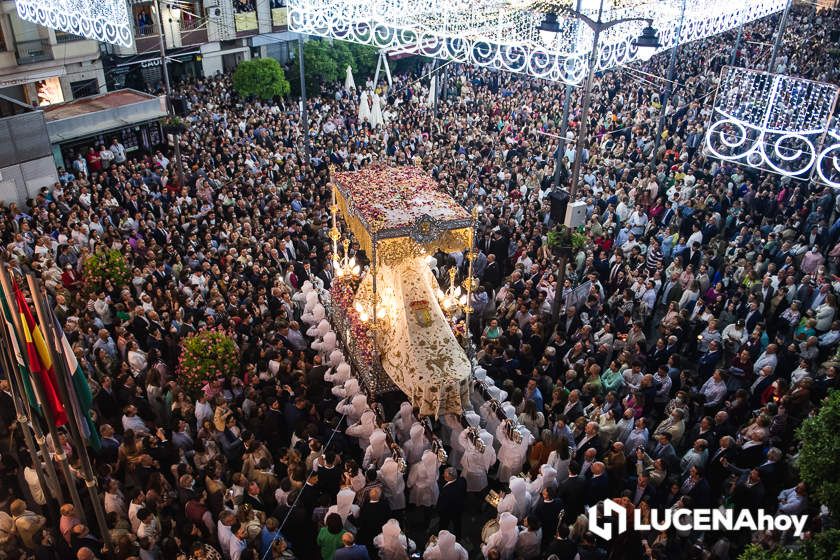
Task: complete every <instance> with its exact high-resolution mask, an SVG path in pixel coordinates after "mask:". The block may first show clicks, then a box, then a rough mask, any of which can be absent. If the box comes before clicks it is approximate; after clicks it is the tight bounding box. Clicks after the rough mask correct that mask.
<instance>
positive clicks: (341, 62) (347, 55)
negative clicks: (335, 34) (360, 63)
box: [330, 41, 356, 83]
mask: <svg viewBox="0 0 840 560" xmlns="http://www.w3.org/2000/svg"><path fill="white" fill-rule="evenodd" d="M330 54H331V56H332V58H333V60H335V67H336V71H337V72H338V76H337V79H338V80H340V81H341V82H342V83H344V73H345V72H346V71H347V66H351V67H352V68H353V72H356V64H355V60H353V53H352V52H350V46H349V43H345V42H344V41H333V42H332V49H330Z"/></svg>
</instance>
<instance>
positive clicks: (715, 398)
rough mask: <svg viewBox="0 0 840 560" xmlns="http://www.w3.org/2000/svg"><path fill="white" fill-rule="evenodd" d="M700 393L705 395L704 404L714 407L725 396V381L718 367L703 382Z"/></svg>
mask: <svg viewBox="0 0 840 560" xmlns="http://www.w3.org/2000/svg"><path fill="white" fill-rule="evenodd" d="M700 393H702V394H703V395H704V396H705V397H706V406H707V407H710V408H711V407H714V406H717V405H718V404H720V402H721V401H722V400H723V399H724V397H726V393H727V389H726V382H725V381H724V380H723V376H722V374H721V371H720V370H719V369H716V370H715V372H714V373H713V374H712V376H711V377H710V378H709V379H707V380H706V382H705V383H703V386H702V387H701V388H700Z"/></svg>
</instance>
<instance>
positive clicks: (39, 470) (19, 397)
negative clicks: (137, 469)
mask: <svg viewBox="0 0 840 560" xmlns="http://www.w3.org/2000/svg"><path fill="white" fill-rule="evenodd" d="M2 322H3V325H0V338H2V341H3V344H4V346H5V347H6V348H8V352H0V355H2V362H3V369H4V370H6V371H7V372H9V373H8V375H7V376H6V377H7V379H8V381H9V388H10V389H11V393H12V401H13V402H14V403H15V413H16V415H17V423H18V426H20V429H21V431H22V432H23V439H24V441H25V442H26V449H27V451H29V456H30V457H31V458H32V468H33V469H35V474H36V475H38V484H40V485H41V489H42V492H43V493H44V495H45V497H46V496H49V495H50V494H51V493H52V491H53V490H54V489H55V488H57V489H58V496H57V498H58V499H59V500H60V501H61V502H64V493H63V492H62V491H61V485H60V484H58V475H57V474H56V472H55V466H54V465H53V464H52V460H51V459H50V455H49V453H47V452H46V449H45V448H46V443H47V440H46V438H44V435H43V434H42V433H40V426H38V423H37V421H36V420H35V419H34V418H32V423H31V424H30V421H29V420H30V418H31V414H32V411H31V409H30V410H27V408H28V403H26V404H24V403H25V401H26V397H25V396H24V391H23V383H22V381H21V380H20V379H19V378H18V376H19V375H20V371H16V370H17V369H18V368H17V359H15V360H12V359H11V357H10V356H9V354H10V353H12V352H13V350H12V348H13V346H12V343H11V339H10V337H12V336H14V334H13V333H9V332H7V330H6V321H5V319H4V320H3V321H2ZM27 412H28V413H29V415H30V416H29V417H27ZM30 430H31V431H30ZM32 432H35V438H34V439H33V437H32ZM36 441H37V442H38V446H39V447H38V448H40V449H41V452H42V453H43V454H44V459H45V461H44V462H43V463H42V462H41V459H40V458H39V457H38V448H36V447H35V442H36ZM44 468H46V469H47V470H48V471H49V475H46V474H44ZM47 476H51V477H53V478H52V482H53V483H55V488H54V487H53V485H52V484H49V483H48V482H47V479H46V477H47ZM47 504H49V502H47ZM39 505H40V504H39Z"/></svg>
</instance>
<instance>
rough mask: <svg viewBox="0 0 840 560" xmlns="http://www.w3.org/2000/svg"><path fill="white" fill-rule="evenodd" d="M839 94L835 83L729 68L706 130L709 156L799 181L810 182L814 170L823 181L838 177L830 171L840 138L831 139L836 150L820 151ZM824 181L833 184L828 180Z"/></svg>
mask: <svg viewBox="0 0 840 560" xmlns="http://www.w3.org/2000/svg"><path fill="white" fill-rule="evenodd" d="M837 95H838V88H837V86H835V85H832V84H826V83H821V82H814V81H811V80H804V79H801V78H794V77H791V76H784V75H781V74H770V73H768V72H760V71H756V70H749V69H746V68H735V67H731V66H726V67H724V68H723V70H722V71H721V75H720V82H719V83H718V89H717V93H716V95H715V101H714V105H713V108H712V115H711V119H710V121H709V125H708V127H707V129H706V137H705V151H706V153H707V154H709V155H711V156H712V157H715V158H717V159H720V160H724V161H729V162H733V163H737V164H740V165H745V166H748V167H752V168H754V169H760V170H763V171H768V172H770V173H776V174H779V175H783V176H786V177H791V178H794V179H801V180H807V179H809V178H810V177H811V176H812V173H813V172H814V171H815V169H816V172H817V173H818V174H819V175H820V176H821V177H822V176H823V174H826V175H828V177H834V176H835V173H834V172H832V171H831V170H830V169H831V166H838V163H837V159H836V158H837V157H840V145H837V139H838V138H840V136H837V135H832V136H834V138H835V145H834V146H833V147H832V146H829V147H827V148H825V149H822V150H821V149H820V147H821V146H822V145H823V142H824V139H825V137H826V133H827V132H828V127H829V122H830V119H831V114H832V113H833V111H834V105H835V102H836V100H837ZM834 154H836V156H835V155H834ZM829 160H830V161H829ZM823 162H824V163H823ZM821 168H824V172H821V171H820V169H821ZM838 178H840V177H838ZM824 181H826V182H828V183H829V184H831V181H829V179H828V178H824ZM837 186H838V187H840V185H837Z"/></svg>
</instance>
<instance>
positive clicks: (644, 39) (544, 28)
mask: <svg viewBox="0 0 840 560" xmlns="http://www.w3.org/2000/svg"><path fill="white" fill-rule="evenodd" d="M556 9H557V12H555V13H547V14H546V16H545V19H544V20H543V22H542V23H541V24H540V26H539V27H538V29H539V32H540V36H541V37H542V39H543V41H544V42H545V43H546V44H548V45H553V44H554V43H555V42H556V40H557V35H558V34H559V33H560V25H559V23H558V22H557V14H558V13H563V14H567V15H569V16H571V17H574V18H576V19H579V20H580V21H582V22H583V23H584V24H586V25H587V26H588V27H589V28H590V29H591V30H592V33H593V39H592V50H591V51H590V53H589V71H588V73H587V76H586V82H585V83H584V91H583V101H582V102H581V118H580V126H579V127H578V134H577V138H576V142H577V146H576V150H575V161H574V163H573V165H572V181H571V185H569V201H570V202H574V201H575V194H576V192H577V185H578V179H579V177H580V166H581V158H582V154H583V143H584V140H585V138H586V134H587V130H586V129H587V124H588V121H589V103H590V101H591V96H592V80H593V79H594V77H595V68H596V66H597V64H598V44H599V41H600V39H601V34H602V33H604V32H605V31H607V30H608V29H611V28H613V27H615V26H616V25H621V24H622V23H628V22H631V21H644V22H646V23H647V27H645V28H644V30H643V31H642V34H641V35H640V36H639V37H638V38H637V39H636V41H635V43H634V44H635V46H636V48H637V50H638V53H639V58H640V59H641V60H650V57H652V56H653V53H654V52H656V49H657V48H658V47H659V46H660V44H659V37H658V35H657V32H656V30H655V29H654V28H653V27H652V25H653V20H652V19H651V18H645V17H627V18H620V19H615V20H611V21H602V20H601V18H602V17H603V15H604V0H601V2H600V4H599V6H598V17H597V19H592V18H591V17H589V16H587V15H586V14H584V13H583V12H582V11H581V10H580V9H579V8H575V9H572V8H571V7H569V6H556Z"/></svg>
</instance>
